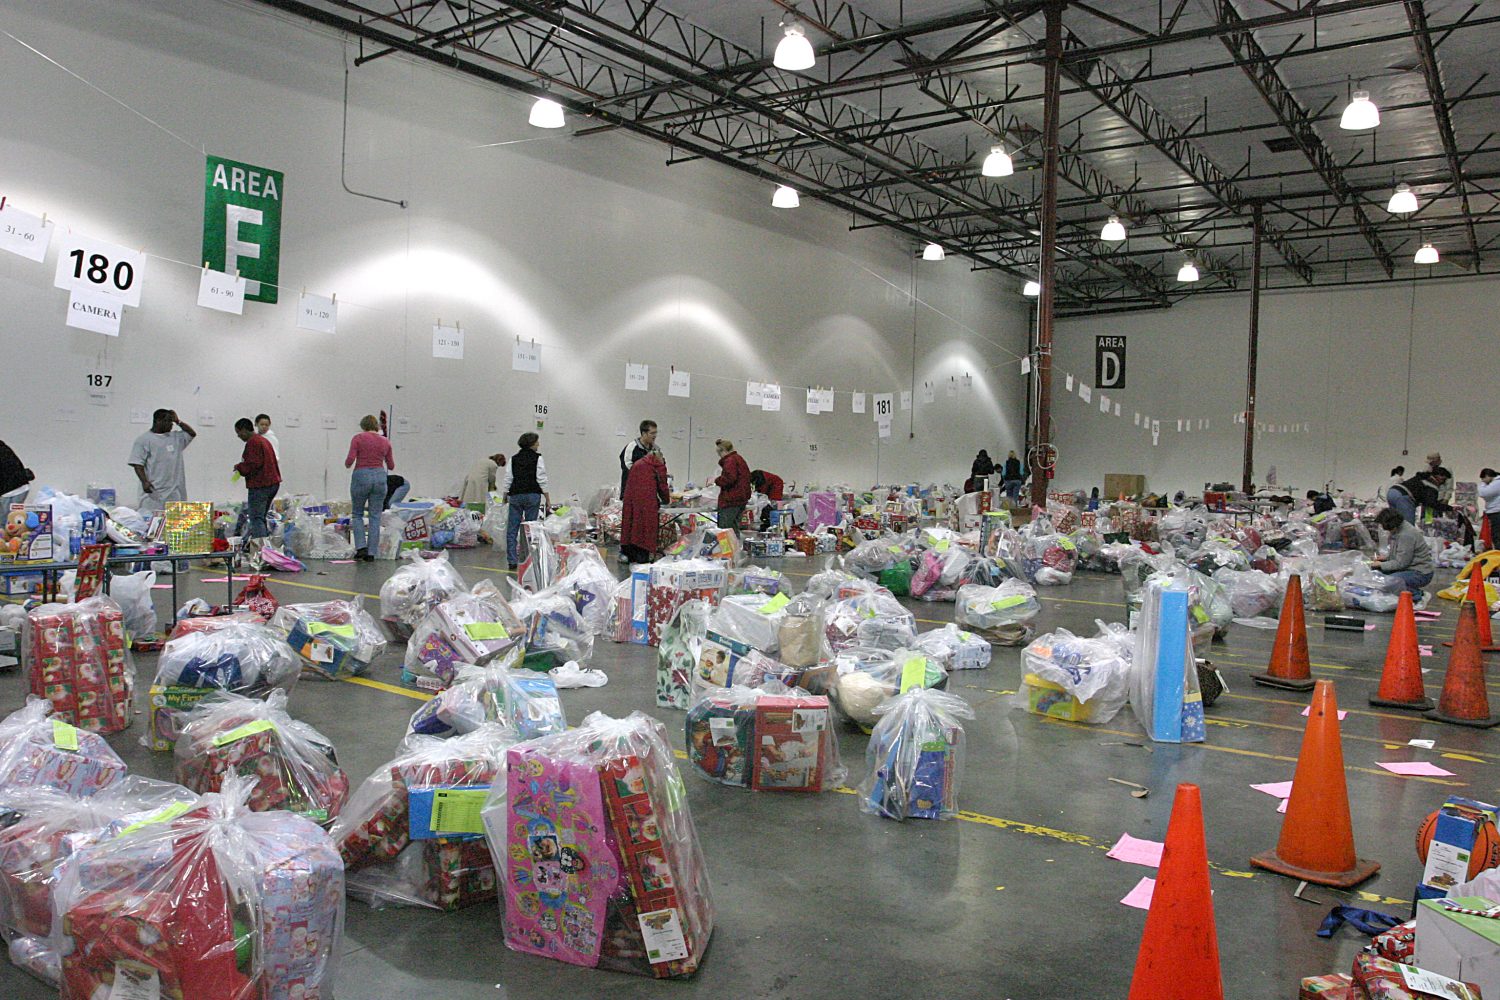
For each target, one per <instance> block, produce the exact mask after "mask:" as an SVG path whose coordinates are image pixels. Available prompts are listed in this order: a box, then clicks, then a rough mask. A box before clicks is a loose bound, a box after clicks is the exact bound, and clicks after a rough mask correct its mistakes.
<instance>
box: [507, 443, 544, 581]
mask: <svg viewBox="0 0 1500 1000" xmlns="http://www.w3.org/2000/svg"><path fill="white" fill-rule="evenodd" d="M516 447H518V448H520V449H521V450H520V451H518V452H516V453H515V454H514V455H512V456H511V459H510V464H509V465H507V466H506V467H505V482H504V483H502V484H501V486H500V492H501V493H503V494H505V497H506V498H507V499H508V500H509V501H510V518H509V520H508V521H507V522H506V525H505V554H506V556H507V557H509V559H510V568H511V569H515V568H516V564H517V563H518V562H519V561H520V560H519V559H518V558H517V554H516V553H517V548H518V544H519V542H520V538H519V536H520V534H521V522H523V521H535V520H536V519H537V517H539V516H540V515H541V512H542V506H543V505H544V504H546V503H547V502H548V498H547V464H546V463H545V462H543V461H542V455H541V448H542V439H541V438H540V437H539V436H537V434H536V432H535V431H527V432H526V433H525V434H522V435H521V436H520V438H518V439H517V440H516Z"/></svg>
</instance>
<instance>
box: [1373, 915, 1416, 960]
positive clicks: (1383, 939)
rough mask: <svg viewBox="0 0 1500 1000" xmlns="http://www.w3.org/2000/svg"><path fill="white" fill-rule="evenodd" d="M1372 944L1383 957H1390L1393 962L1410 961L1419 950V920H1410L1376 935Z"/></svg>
mask: <svg viewBox="0 0 1500 1000" xmlns="http://www.w3.org/2000/svg"><path fill="white" fill-rule="evenodd" d="M1370 946H1371V947H1372V948H1374V949H1375V954H1377V955H1379V956H1380V957H1381V958H1388V959H1390V960H1391V961H1392V962H1410V961H1411V960H1412V956H1413V955H1414V954H1416V950H1417V922H1416V921H1415V920H1408V921H1407V922H1406V923H1404V924H1397V925H1396V926H1395V927H1392V928H1391V929H1390V930H1388V931H1386V932H1385V933H1383V934H1377V935H1375V940H1373V941H1371V942H1370Z"/></svg>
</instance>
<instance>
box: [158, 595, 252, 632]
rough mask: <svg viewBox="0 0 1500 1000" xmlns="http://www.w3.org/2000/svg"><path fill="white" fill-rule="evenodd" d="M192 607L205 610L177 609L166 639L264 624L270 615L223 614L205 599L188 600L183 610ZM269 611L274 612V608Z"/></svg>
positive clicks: (249, 612)
mask: <svg viewBox="0 0 1500 1000" xmlns="http://www.w3.org/2000/svg"><path fill="white" fill-rule="evenodd" d="M194 600H195V601H201V599H199V598H195V599H194ZM278 606H279V605H278ZM192 607H198V608H199V609H200V610H201V609H207V610H205V611H204V613H202V614H192V615H188V614H183V613H182V612H181V611H179V612H178V614H177V624H176V625H173V626H172V631H171V633H170V634H169V635H168V636H167V641H169V642H170V641H171V640H173V639H181V638H182V637H183V636H185V635H192V634H194V633H196V632H212V631H214V630H215V629H221V628H224V627H225V626H227V625H264V624H265V623H266V621H267V619H269V618H270V615H261V614H259V613H257V612H254V611H227V612H226V613H224V614H215V613H214V612H213V610H212V605H209V604H208V602H207V601H201V603H200V604H195V603H194V602H193V601H190V602H188V603H187V604H185V605H183V608H184V610H186V609H188V608H192ZM271 613H272V614H275V609H274V608H273V609H272V611H271Z"/></svg>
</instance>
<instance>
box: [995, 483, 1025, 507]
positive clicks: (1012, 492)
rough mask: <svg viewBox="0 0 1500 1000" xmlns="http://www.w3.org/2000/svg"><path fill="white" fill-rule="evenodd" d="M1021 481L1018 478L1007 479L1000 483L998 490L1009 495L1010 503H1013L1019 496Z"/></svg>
mask: <svg viewBox="0 0 1500 1000" xmlns="http://www.w3.org/2000/svg"><path fill="white" fill-rule="evenodd" d="M1021 483H1022V481H1021V480H1019V479H1007V480H1006V481H1005V482H1003V483H1001V484H1000V492H1001V493H1004V494H1005V495H1006V496H1008V497H1010V499H1011V503H1015V502H1016V501H1017V500H1019V499H1020V498H1021Z"/></svg>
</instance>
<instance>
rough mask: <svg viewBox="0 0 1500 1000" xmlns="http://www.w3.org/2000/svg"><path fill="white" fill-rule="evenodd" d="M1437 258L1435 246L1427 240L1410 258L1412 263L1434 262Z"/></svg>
mask: <svg viewBox="0 0 1500 1000" xmlns="http://www.w3.org/2000/svg"><path fill="white" fill-rule="evenodd" d="M1438 259H1439V258H1438V252H1437V247H1435V246H1433V245H1432V244H1431V243H1430V242H1428V243H1423V244H1422V247H1421V249H1419V250H1418V251H1417V255H1416V256H1415V257H1413V258H1412V259H1411V262H1412V263H1413V264H1436V263H1437V262H1438Z"/></svg>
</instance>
